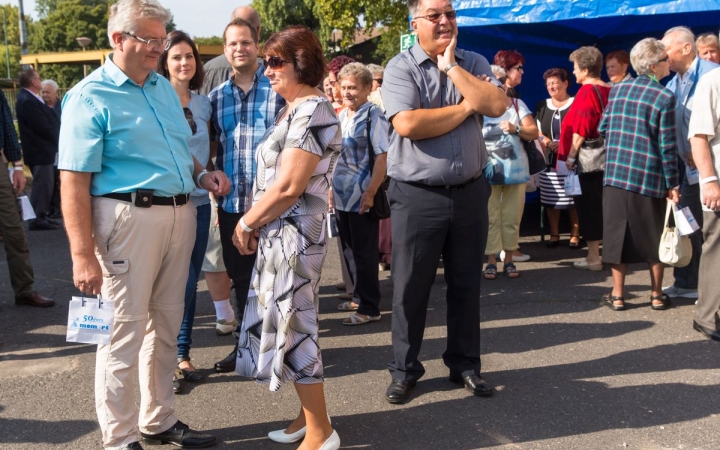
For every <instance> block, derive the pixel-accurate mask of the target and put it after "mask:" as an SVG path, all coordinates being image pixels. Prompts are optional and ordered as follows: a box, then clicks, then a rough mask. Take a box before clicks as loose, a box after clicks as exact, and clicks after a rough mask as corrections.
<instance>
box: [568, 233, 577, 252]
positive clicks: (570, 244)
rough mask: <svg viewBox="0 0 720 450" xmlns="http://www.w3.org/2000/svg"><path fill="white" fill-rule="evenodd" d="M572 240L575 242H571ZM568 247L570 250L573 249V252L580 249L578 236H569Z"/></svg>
mask: <svg viewBox="0 0 720 450" xmlns="http://www.w3.org/2000/svg"><path fill="white" fill-rule="evenodd" d="M573 238H575V239H577V242H573V241H572V240H573ZM568 247H570V248H572V249H574V250H575V249H578V248H580V236H579V235H575V234H571V235H570V243H569V244H568Z"/></svg>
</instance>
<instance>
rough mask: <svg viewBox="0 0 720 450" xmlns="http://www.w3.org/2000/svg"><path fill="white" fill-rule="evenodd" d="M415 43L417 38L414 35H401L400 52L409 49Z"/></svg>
mask: <svg viewBox="0 0 720 450" xmlns="http://www.w3.org/2000/svg"><path fill="white" fill-rule="evenodd" d="M415 42H417V36H416V35H415V34H403V35H402V36H400V51H401V52H404V51H405V50H407V49H409V48H410V47H412V46H413V45H415Z"/></svg>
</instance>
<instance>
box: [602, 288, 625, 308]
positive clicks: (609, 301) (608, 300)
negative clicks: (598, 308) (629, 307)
mask: <svg viewBox="0 0 720 450" xmlns="http://www.w3.org/2000/svg"><path fill="white" fill-rule="evenodd" d="M615 302H622V305H616V304H615ZM602 304H603V305H605V306H607V307H608V308H610V309H612V310H613V311H623V310H624V309H625V297H623V296H622V295H612V292H611V293H609V294H605V295H603V296H602Z"/></svg>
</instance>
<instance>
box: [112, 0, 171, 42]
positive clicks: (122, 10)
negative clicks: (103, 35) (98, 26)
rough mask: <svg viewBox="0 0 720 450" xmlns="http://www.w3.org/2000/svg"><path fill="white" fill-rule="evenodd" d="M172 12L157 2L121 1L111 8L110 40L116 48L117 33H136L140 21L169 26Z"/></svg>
mask: <svg viewBox="0 0 720 450" xmlns="http://www.w3.org/2000/svg"><path fill="white" fill-rule="evenodd" d="M171 17H172V16H171V15H170V11H168V10H167V9H165V8H164V7H163V6H162V5H161V4H160V3H158V2H157V0H119V1H118V2H117V3H115V4H114V5H112V6H111V7H110V18H109V19H108V39H110V45H111V46H112V47H113V48H115V43H114V42H113V39H112V35H113V33H117V32H121V33H122V32H134V31H135V26H136V21H137V20H138V19H151V20H157V21H160V22H162V23H163V24H165V25H167V23H168V22H169V21H170V18H171Z"/></svg>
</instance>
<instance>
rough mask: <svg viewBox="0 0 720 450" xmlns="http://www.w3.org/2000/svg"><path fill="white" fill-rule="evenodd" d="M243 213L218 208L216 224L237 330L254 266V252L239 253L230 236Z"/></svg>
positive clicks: (243, 311) (243, 310)
mask: <svg viewBox="0 0 720 450" xmlns="http://www.w3.org/2000/svg"><path fill="white" fill-rule="evenodd" d="M243 214H244V213H238V214H235V213H229V212H225V211H224V210H223V209H222V208H218V224H219V228H220V244H221V245H222V249H223V260H224V261H225V268H226V269H227V273H228V276H229V277H230V279H231V280H232V282H233V287H234V289H235V300H236V302H237V303H236V304H235V318H236V319H237V323H238V331H239V327H240V324H241V323H242V318H243V314H244V313H245V304H246V303H247V295H248V290H249V289H250V279H251V277H252V271H253V267H254V266H255V257H256V254H252V255H241V254H240V252H239V251H238V249H237V248H236V247H235V246H234V245H233V242H232V237H233V233H235V227H236V226H237V224H238V222H240V218H241V217H242V216H243Z"/></svg>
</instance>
